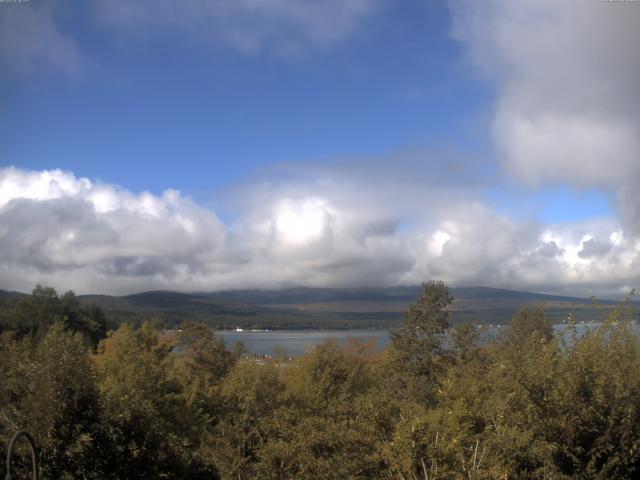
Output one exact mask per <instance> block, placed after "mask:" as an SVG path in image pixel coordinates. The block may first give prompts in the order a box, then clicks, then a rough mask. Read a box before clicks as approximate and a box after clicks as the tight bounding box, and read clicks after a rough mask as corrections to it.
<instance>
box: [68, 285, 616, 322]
mask: <svg viewBox="0 0 640 480" xmlns="http://www.w3.org/2000/svg"><path fill="white" fill-rule="evenodd" d="M421 288H422V287H420V286H405V287H389V288H288V289H280V290H229V291H218V292H199V293H179V292H172V291H149V292H142V293H137V294H134V295H127V296H122V297H113V296H102V295H101V296H94V295H88V296H81V297H80V300H81V301H83V302H87V303H96V304H98V305H100V306H101V307H102V308H104V309H105V310H107V311H108V312H109V313H110V314H111V315H112V316H115V317H117V318H118V319H120V320H126V319H129V320H135V319H139V318H140V317H143V316H155V317H158V318H160V319H162V320H163V321H165V322H167V321H168V322H173V323H175V324H177V323H179V322H180V321H182V320H184V319H186V318H194V319H198V320H201V321H204V322H206V323H208V324H210V325H212V326H214V327H216V328H235V327H242V328H268V329H282V328H376V327H378V328H382V327H389V326H393V325H396V324H397V323H398V322H399V321H400V320H401V319H402V314H403V312H404V311H405V310H406V308H407V307H408V306H409V304H411V303H412V302H414V301H415V299H416V298H417V297H418V296H419V295H420V292H421ZM451 293H452V294H453V297H454V302H453V306H452V309H453V311H454V314H453V321H454V322H463V321H465V322H466V321H470V322H474V323H506V322H508V321H509V319H510V318H511V317H512V316H513V314H514V313H515V312H516V310H517V309H518V308H520V307H522V306H526V305H533V304H544V305H545V307H546V309H547V311H548V312H549V315H550V316H551V317H552V318H553V319H554V320H556V321H561V320H564V319H566V318H567V316H568V315H569V314H570V313H574V314H576V315H577V316H578V317H579V318H580V319H583V320H591V319H594V318H596V319H597V318H599V316H601V315H602V313H601V312H599V311H598V310H597V308H596V307H595V306H594V305H593V302H592V301H591V300H590V299H588V298H576V297H564V296H558V295H549V294H540V293H532V292H524V291H516V290H506V289H497V288H488V287H463V288H452V289H451ZM617 303H618V302H617V301H613V300H602V301H600V304H601V305H603V306H604V307H605V310H608V309H609V308H611V307H612V306H613V305H615V304H617Z"/></svg>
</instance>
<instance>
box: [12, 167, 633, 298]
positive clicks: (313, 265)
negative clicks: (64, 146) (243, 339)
mask: <svg viewBox="0 0 640 480" xmlns="http://www.w3.org/2000/svg"><path fill="white" fill-rule="evenodd" d="M371 170H372V171H371V172H370V173H362V172H360V173H358V174H356V173H355V171H354V172H353V173H348V170H346V171H345V169H344V168H342V169H341V168H338V169H337V171H333V170H332V169H331V168H319V169H318V170H317V171H315V172H314V173H315V175H314V179H313V180H310V179H309V177H305V178H302V177H300V176H298V175H295V174H294V173H290V174H289V175H287V176H286V179H283V180H281V181H279V182H273V181H271V182H269V183H265V182H262V183H261V182H257V183H251V184H248V185H245V186H244V187H242V188H238V189H236V194H237V198H238V199H239V198H242V200H243V201H242V202H239V201H238V202H236V201H235V200H234V199H231V201H232V202H234V203H237V205H236V206H237V208H238V211H237V212H236V214H235V215H234V218H235V220H234V221H233V222H231V223H229V224H227V225H225V224H223V223H222V222H221V221H220V220H219V218H218V217H217V216H216V214H215V213H214V212H213V211H211V210H209V209H207V208H204V207H202V206H200V205H198V204H197V203H195V202H194V201H193V200H191V199H189V198H188V197H185V196H184V195H182V194H180V193H179V192H177V191H175V190H167V191H165V192H164V193H162V194H161V195H153V194H151V193H148V192H142V193H132V192H129V191H127V190H124V189H122V188H119V187H117V186H114V185H107V184H103V183H100V182H96V181H93V180H89V179H87V178H82V177H77V176H75V175H74V174H73V173H70V172H63V171H60V170H51V171H25V170H20V169H16V168H4V169H0V288H5V289H7V288H9V289H21V290H28V289H30V288H31V287H32V286H33V285H34V284H35V283H36V282H43V283H47V284H51V285H54V286H56V287H57V288H59V289H66V288H72V289H74V290H76V291H79V292H103V293H126V292H132V291H139V290H144V289H150V288H172V289H179V290H217V289H228V288H243V287H264V288H273V287H277V286H286V285H307V286H353V285H359V286H366V285H399V284H417V283H419V282H421V281H424V280H426V279H430V278H442V279H444V280H447V281H449V282H451V283H452V284H455V285H493V286H502V287H520V288H533V289H537V290H547V291H557V289H559V288H561V289H563V291H567V292H570V293H577V294H581V295H585V294H587V293H588V291H589V290H590V289H591V288H593V287H596V286H597V287H598V288H599V291H605V290H606V291H618V290H619V289H620V288H623V287H624V288H626V286H627V285H629V284H634V282H637V280H638V275H637V274H636V273H634V272H638V271H640V269H638V268H637V267H638V266H639V265H638V263H639V261H640V245H638V244H637V243H636V242H635V241H633V240H632V239H628V238H626V237H625V236H624V234H623V233H622V231H621V230H620V227H619V225H617V224H616V223H615V222H613V221H611V220H609V221H598V222H585V223H581V224H576V225H565V226H555V227H554V226H548V225H541V224H539V223H537V222H522V221H515V220H513V219H510V218H508V217H505V216H501V215H497V214H496V213H495V212H494V211H493V210H492V209H491V208H490V207H488V206H487V205H485V204H483V203H482V202H479V201H477V200H476V199H474V198H473V197H474V195H473V194H472V193H470V192H473V189H460V188H458V187H457V186H456V185H455V184H450V183H447V182H446V181H442V182H439V181H438V179H436V178H434V179H432V180H429V179H428V178H426V177H425V178H420V176H416V175H415V172H407V173H406V175H404V180H403V181H402V182H399V178H400V177H402V175H401V174H400V173H398V172H396V174H395V175H393V176H392V178H390V179H385V178H384V177H382V176H379V175H378V174H377V173H376V169H375V168H372V169H371ZM411 173H414V175H413V178H412V176H411ZM283 178H284V177H283ZM465 192H466V193H465Z"/></svg>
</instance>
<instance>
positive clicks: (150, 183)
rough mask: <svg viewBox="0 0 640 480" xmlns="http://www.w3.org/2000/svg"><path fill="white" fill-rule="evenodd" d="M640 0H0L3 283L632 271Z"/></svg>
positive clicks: (144, 284)
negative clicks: (631, 0) (85, 0)
mask: <svg viewBox="0 0 640 480" xmlns="http://www.w3.org/2000/svg"><path fill="white" fill-rule="evenodd" d="M638 25H640V2H623V1H601V0H575V1H574V0H562V1H558V0H519V1H517V2H516V1H497V0H486V1H483V2H477V1H471V0H447V1H435V0H403V1H401V2H400V1H397V0H270V1H264V0H234V1H225V0H210V1H206V0H182V1H180V2H176V1H174V0H137V1H135V2H132V1H123V0H95V1H93V2H84V1H79V0H68V1H61V0H28V1H25V0H22V1H17V0H16V1H5V2H0V288H2V289H8V290H20V291H29V290H30V289H31V288H33V286H34V285H35V284H37V283H41V284H46V285H52V286H54V287H55V288H56V289H58V290H60V291H64V290H68V289H73V290H74V291H76V292H77V293H110V294H126V293H132V292H137V291H142V290H148V289H174V290H180V291H203V290H226V289H235V288H280V287H287V286H316V287H343V286H359V287H362V286H391V285H415V284H419V283H420V282H423V281H427V280H430V279H442V280H445V281H446V282H448V283H449V284H451V285H453V286H471V285H482V286H493V287H506V288H516V289H523V290H532V291H538V292H549V293H560V294H563V293H565V294H572V295H579V296H587V295H590V294H591V293H595V294H597V295H603V296H609V297H611V296H621V295H624V294H626V293H628V292H629V291H630V289H632V288H634V287H637V286H639V285H640V282H638V280H639V279H640V189H638V188H637V187H636V185H637V183H638V180H640V96H639V95H638V94H637V91H638V87H637V86H638V85H640V55H638V52H637V46H638V45H640V29H639V28H637V27H638Z"/></svg>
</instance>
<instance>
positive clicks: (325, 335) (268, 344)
mask: <svg viewBox="0 0 640 480" xmlns="http://www.w3.org/2000/svg"><path fill="white" fill-rule="evenodd" d="M600 325H602V324H601V323H599V322H594V323H585V324H583V323H580V324H578V325H577V329H578V335H580V334H581V333H584V332H586V331H587V330H589V329H593V328H597V327H599V326H600ZM635 327H636V326H635V325H634V328H635ZM566 328H567V325H565V324H557V325H554V329H555V331H556V333H560V332H562V331H564V330H565V329H566ZM504 330H505V327H504V326H492V327H487V329H486V335H487V336H488V337H491V336H495V335H500V333H501V332H503V331H504ZM216 333H217V334H219V335H220V336H222V338H224V339H225V341H226V342H227V347H228V348H231V347H232V346H233V344H234V343H236V342H242V343H244V345H245V346H246V347H247V349H248V350H249V352H250V353H254V354H258V355H274V353H275V352H276V350H281V349H284V352H286V354H288V355H291V356H294V357H295V356H300V355H302V354H303V353H304V352H305V351H306V350H308V349H309V348H312V347H313V346H315V345H319V344H321V343H324V342H326V341H327V340H330V339H334V340H336V341H337V342H339V343H342V344H344V343H346V342H348V341H349V340H350V339H357V340H359V341H361V342H372V343H373V344H374V346H375V348H376V349H379V350H382V349H384V348H385V347H386V346H387V345H389V342H390V339H389V330H271V331H250V330H245V331H241V332H238V331H235V330H220V331H218V332H216Z"/></svg>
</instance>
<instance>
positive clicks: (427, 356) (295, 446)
mask: <svg viewBox="0 0 640 480" xmlns="http://www.w3.org/2000/svg"><path fill="white" fill-rule="evenodd" d="M2 301H3V303H2V304H1V305H0V444H1V445H2V446H3V448H5V447H6V444H7V442H8V439H9V438H10V437H11V435H12V433H13V432H14V431H16V430H18V429H26V430H28V431H29V432H31V433H32V434H33V435H34V437H35V438H36V441H37V444H38V446H39V450H40V458H41V465H42V478H47V479H58V478H62V479H70V478H80V479H129V478H131V479H133V478H135V479H158V478H167V479H187V478H188V479H214V478H220V479H229V480H231V479H236V480H238V479H240V480H242V479H254V478H255V479H258V478H259V479H341V480H342V479H404V480H414V479H425V480H436V479H461V478H465V479H519V478H522V479H525V478H526V479H529V478H532V479H583V478H637V470H638V467H640V343H639V341H638V338H637V337H636V336H635V335H634V334H633V333H632V332H631V328H632V326H633V325H632V323H633V315H632V312H631V307H630V305H629V304H628V303H623V304H622V305H620V306H619V307H618V308H617V309H615V310H614V311H613V312H611V313H607V315H608V318H607V320H606V321H605V322H604V323H603V324H602V326H600V327H599V328H596V329H593V330H590V331H589V332H588V333H586V334H585V335H582V336H580V335H578V334H577V331H576V329H575V328H574V329H572V328H569V329H568V330H567V332H568V333H567V334H565V335H564V336H560V337H559V336H554V335H553V333H552V332H553V330H552V322H551V320H550V319H549V317H548V316H547V314H546V313H545V311H544V310H543V309H541V308H526V309H522V310H520V311H518V312H517V313H516V314H515V316H514V317H513V319H512V320H511V322H510V323H509V326H508V328H507V329H506V332H505V334H504V335H503V336H501V337H499V338H495V339H493V340H492V341H489V342H487V341H486V340H483V338H482V334H481V331H480V330H479V329H478V328H477V327H475V326H473V325H470V324H463V325H458V324H456V325H455V326H451V325H452V318H451V311H450V308H449V306H450V304H451V301H452V298H451V295H450V293H449V290H448V288H447V286H446V285H445V284H443V283H442V282H437V281H432V282H429V283H426V284H425V285H424V288H423V290H422V293H421V294H420V296H419V297H418V298H417V299H416V301H415V303H413V304H412V305H411V306H410V307H409V308H408V309H407V311H406V313H405V316H404V321H403V323H402V324H401V325H400V326H399V327H398V328H396V329H395V330H394V331H393V332H392V342H391V345H390V347H389V348H388V349H387V350H386V351H384V352H377V351H375V350H374V349H373V348H372V347H371V346H370V345H366V344H360V343H357V342H353V343H350V344H348V345H346V346H341V345H338V344H336V343H332V342H328V343H326V344H324V345H321V346H319V347H317V348H315V349H313V350H312V351H310V352H308V353H307V354H306V355H305V356H303V357H301V358H299V359H296V360H295V361H293V362H284V361H278V359H275V360H274V361H273V362H271V363H268V364H266V365H263V364H258V363H256V362H254V361H252V360H251V358H247V357H246V355H244V353H243V351H242V349H241V348H229V347H228V346H226V345H225V344H224V342H223V341H222V339H221V338H219V337H217V336H216V335H215V334H214V332H213V331H212V330H211V329H210V328H208V327H207V326H204V325H202V324H199V323H193V322H191V323H188V322H187V323H185V324H184V325H182V328H181V330H180V331H179V332H173V333H169V332H166V331H164V330H162V329H161V328H159V327H158V326H157V325H154V324H153V322H146V323H144V324H142V325H139V326H132V325H128V324H123V325H116V324H111V323H110V320H109V318H108V317H107V315H105V314H104V313H103V311H102V310H101V309H100V308H99V307H95V306H90V305H85V304H82V303H80V302H79V301H78V299H77V298H76V297H75V295H74V294H73V293H71V292H68V293H65V294H63V295H58V294H57V293H56V292H55V291H54V290H53V289H51V288H44V287H37V288H36V289H35V290H34V291H33V293H32V295H29V296H23V297H19V298H5V299H4V300H2ZM19 453H22V454H24V457H23V458H22V463H20V462H18V464H19V465H18V468H19V470H20V469H21V470H22V475H23V476H22V477H21V478H27V475H28V473H27V472H28V468H26V464H27V456H26V454H25V452H19ZM20 465H22V466H20Z"/></svg>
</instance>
